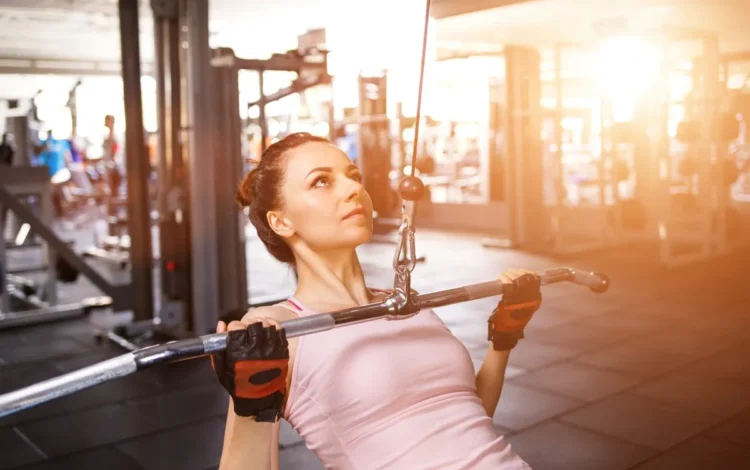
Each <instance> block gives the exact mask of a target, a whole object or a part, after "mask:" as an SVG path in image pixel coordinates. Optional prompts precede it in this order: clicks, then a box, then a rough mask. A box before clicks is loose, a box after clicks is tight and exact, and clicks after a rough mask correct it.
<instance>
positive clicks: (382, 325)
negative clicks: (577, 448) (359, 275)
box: [284, 298, 530, 470]
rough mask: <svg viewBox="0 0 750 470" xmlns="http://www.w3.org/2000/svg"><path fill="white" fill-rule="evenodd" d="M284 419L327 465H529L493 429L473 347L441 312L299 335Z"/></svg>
mask: <svg viewBox="0 0 750 470" xmlns="http://www.w3.org/2000/svg"><path fill="white" fill-rule="evenodd" d="M289 303H290V304H291V305H292V306H293V307H290V306H285V307H286V308H288V309H290V310H293V311H295V313H297V314H298V315H299V316H307V315H313V314H315V313H316V312H313V311H311V310H309V309H308V308H306V307H305V306H304V305H302V304H301V303H300V302H299V301H297V300H296V299H294V298H291V299H289ZM284 418H285V419H286V420H287V421H289V423H290V424H291V425H292V426H293V427H294V429H296V430H297V432H298V433H299V434H300V436H302V438H303V439H304V441H305V444H306V445H307V447H308V448H309V449H311V450H312V451H313V452H315V454H316V455H317V456H318V458H319V459H320V460H321V462H322V463H323V464H324V465H325V467H326V468H328V469H337V470H338V469H341V470H350V469H355V470H356V469H368V470H369V469H388V470H401V469H409V470H411V469H415V470H416V469H420V470H426V469H440V470H452V469H471V470H482V469H488V470H489V469H492V470H518V469H529V468H530V467H529V466H528V465H527V464H526V463H525V462H524V461H523V460H521V458H519V457H518V456H517V455H516V454H515V453H513V451H512V450H511V448H510V445H509V444H508V443H507V442H506V441H505V440H504V439H503V437H502V436H501V435H500V434H499V432H498V431H497V430H496V429H495V428H494V427H493V425H492V419H491V418H490V417H488V416H487V413H486V411H485V410H484V408H483V407H482V403H481V401H480V399H479V398H478V397H477V395H476V378H475V373H474V366H473V365H472V362H471V358H470V356H469V353H468V351H467V350H466V348H465V347H464V345H463V344H461V342H460V341H459V340H458V339H457V338H456V337H455V336H453V334H452V333H451V332H450V330H449V329H448V328H447V327H446V326H445V324H444V323H443V322H442V320H440V318H439V317H438V316H437V315H436V314H435V312H433V311H432V310H423V311H422V312H420V313H419V314H417V315H415V316H414V317H412V318H410V319H407V320H398V321H387V320H385V319H381V320H375V321H371V322H366V323H361V324H356V325H349V326H346V327H343V328H337V329H334V330H330V331H326V332H323V333H315V334H312V335H307V336H302V337H300V338H299V342H298V346H297V352H296V356H295V360H294V369H293V374H292V383H291V387H290V390H289V396H288V400H287V404H286V407H285V410H284Z"/></svg>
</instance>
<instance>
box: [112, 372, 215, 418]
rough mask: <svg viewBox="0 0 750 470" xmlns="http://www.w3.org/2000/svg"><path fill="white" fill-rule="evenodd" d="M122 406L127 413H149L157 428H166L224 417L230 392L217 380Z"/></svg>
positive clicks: (132, 401) (147, 414)
mask: <svg viewBox="0 0 750 470" xmlns="http://www.w3.org/2000/svg"><path fill="white" fill-rule="evenodd" d="M125 405H126V406H127V409H128V412H129V413H131V414H136V415H138V414H142V415H146V416H149V417H151V418H152V419H154V420H156V421H158V422H159V427H169V426H176V425H181V424H187V423H190V422H197V421H202V420H205V419H206V418H209V417H211V416H223V417H226V413H227V409H228V406H229V395H228V394H227V392H226V391H225V390H224V389H223V388H222V387H221V386H219V384H218V383H217V384H215V385H207V386H203V387H199V388H186V389H182V390H177V391H173V392H170V393H165V394H159V395H154V396H151V397H147V398H140V399H137V400H130V401H128V402H127V403H126V404H125Z"/></svg>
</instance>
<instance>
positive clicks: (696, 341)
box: [631, 327, 741, 357]
mask: <svg viewBox="0 0 750 470" xmlns="http://www.w3.org/2000/svg"><path fill="white" fill-rule="evenodd" d="M740 342H741V341H740V340H739V339H737V338H733V337H731V336H726V335H719V334H715V333H709V332H699V331H694V330H690V329H687V328H680V327H673V328H671V329H670V330H668V331H664V332H660V333H658V334H652V335H648V336H644V337H642V338H635V339H633V341H632V343H631V344H632V345H633V347H636V348H638V347H646V348H653V349H658V350H660V351H666V352H669V353H675V354H686V355H690V356H694V357H708V356H712V355H714V354H716V353H718V352H720V351H725V350H727V349H730V348H731V347H733V346H737V345H738V344H739V343H740Z"/></svg>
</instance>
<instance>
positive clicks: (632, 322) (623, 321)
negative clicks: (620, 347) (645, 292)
mask: <svg viewBox="0 0 750 470" xmlns="http://www.w3.org/2000/svg"><path fill="white" fill-rule="evenodd" d="M577 324H578V325H579V326H582V327H588V326H595V327H603V328H612V329H615V330H618V331H622V332H627V333H630V334H632V335H634V336H637V335H645V334H648V333H653V332H655V331H661V330H666V329H668V328H669V327H670V326H671V325H672V321H671V320H670V319H667V318H664V317H660V316H658V315H644V314H641V313H633V311H632V310H628V309H624V308H618V309H616V310H615V311H611V312H608V313H606V314H604V315H597V316H594V317H590V318H585V319H583V320H581V321H580V322H578V323H577Z"/></svg>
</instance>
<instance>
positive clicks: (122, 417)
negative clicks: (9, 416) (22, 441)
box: [18, 404, 158, 458]
mask: <svg viewBox="0 0 750 470" xmlns="http://www.w3.org/2000/svg"><path fill="white" fill-rule="evenodd" d="M18 428H19V429H20V430H21V432H23V433H24V434H25V435H26V436H27V437H28V438H29V439H30V440H31V441H32V442H33V443H34V444H35V445H36V446H37V447H39V448H40V449H41V450H42V451H43V452H44V453H45V454H47V456H49V457H50V458H52V457H55V456H59V455H64V454H69V453H73V452H77V451H81V450H86V449H91V448H93V447H98V446H103V445H107V444H112V443H114V442H117V441H121V440H123V439H130V438H133V437H136V436H139V435H142V434H146V433H149V432H152V431H155V430H156V429H158V421H157V420H155V419H153V418H152V417H150V416H148V415H142V414H133V413H131V412H130V409H129V408H127V407H126V406H124V405H119V404H118V405H107V406H103V407H100V408H95V409H92V410H86V411H81V412H78V413H73V414H69V415H63V416H58V417H54V418H50V419H45V420H41V421H35V422H33V423H30V424H20V425H18Z"/></svg>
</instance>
